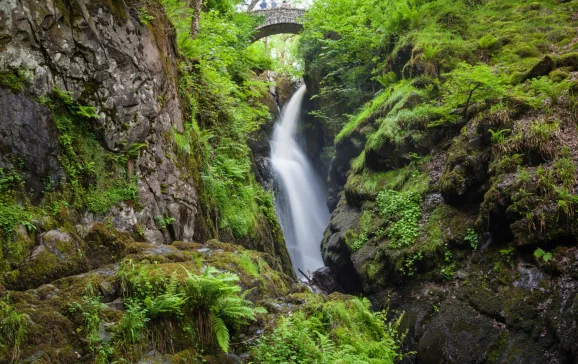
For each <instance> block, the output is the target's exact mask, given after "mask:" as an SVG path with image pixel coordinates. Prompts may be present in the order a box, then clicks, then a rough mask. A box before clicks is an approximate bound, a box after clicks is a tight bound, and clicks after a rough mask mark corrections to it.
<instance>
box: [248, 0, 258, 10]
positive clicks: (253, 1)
mask: <svg viewBox="0 0 578 364" xmlns="http://www.w3.org/2000/svg"><path fill="white" fill-rule="evenodd" d="M258 2H259V0H251V3H250V4H249V7H248V8H247V11H253V10H254V9H255V6H257V3H258Z"/></svg>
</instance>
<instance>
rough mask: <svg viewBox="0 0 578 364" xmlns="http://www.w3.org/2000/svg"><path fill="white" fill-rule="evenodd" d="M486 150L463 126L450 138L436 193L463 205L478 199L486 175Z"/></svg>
mask: <svg viewBox="0 0 578 364" xmlns="http://www.w3.org/2000/svg"><path fill="white" fill-rule="evenodd" d="M489 159H490V151H489V148H488V146H487V145H486V144H485V141H484V139H483V138H482V137H481V136H480V135H478V134H477V133H476V132H475V131H474V130H471V129H466V132H465V133H462V135H460V136H459V137H457V138H455V139H454V140H453V143H452V145H451V147H450V149H449V150H448V157H447V160H446V165H445V169H444V172H443V174H442V176H441V177H440V181H439V187H440V192H441V193H442V195H443V196H444V198H445V199H446V201H448V202H449V203H451V204H456V205H460V204H467V203H472V202H478V201H480V200H481V199H482V196H483V193H484V192H485V191H484V188H485V186H484V182H485V181H486V180H487V178H488V164H489Z"/></svg>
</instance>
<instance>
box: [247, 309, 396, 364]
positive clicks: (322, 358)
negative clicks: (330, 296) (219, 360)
mask: <svg viewBox="0 0 578 364" xmlns="http://www.w3.org/2000/svg"><path fill="white" fill-rule="evenodd" d="M386 314H387V312H372V311H371V309H370V305H369V301H367V300H366V299H359V298H336V299H334V300H328V301H327V302H325V303H322V304H320V305H314V306H312V307H306V308H305V310H303V311H298V312H296V313H294V314H293V315H291V316H288V317H287V316H282V317H280V318H279V319H278V322H277V325H276V327H275V329H274V330H273V331H272V332H270V333H267V334H265V335H264V336H263V337H262V338H261V339H260V340H259V343H258V345H257V346H256V347H255V348H254V349H253V350H252V359H253V360H254V362H256V363H271V364H275V363H279V364H280V363H303V364H304V363H320V364H321V363H327V364H329V363H352V364H353V363H380V364H381V363H383V364H388V363H394V362H397V360H399V359H401V357H402V355H401V354H400V353H399V348H400V346H399V344H400V339H401V337H400V336H399V334H398V332H397V328H398V325H399V321H400V319H401V318H400V319H398V320H397V321H396V322H394V323H389V324H388V323H386Z"/></svg>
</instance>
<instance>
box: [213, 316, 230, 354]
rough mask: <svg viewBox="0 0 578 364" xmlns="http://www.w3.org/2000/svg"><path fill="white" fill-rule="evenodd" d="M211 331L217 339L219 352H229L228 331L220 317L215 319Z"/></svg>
mask: <svg viewBox="0 0 578 364" xmlns="http://www.w3.org/2000/svg"><path fill="white" fill-rule="evenodd" d="M213 329H214V331H215V337H216V338H217V344H219V347H220V348H221V350H223V351H224V352H225V353H228V352H229V329H228V328H227V325H225V321H223V319H221V318H220V317H215V320H214V324H213Z"/></svg>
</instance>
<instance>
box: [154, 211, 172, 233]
mask: <svg viewBox="0 0 578 364" xmlns="http://www.w3.org/2000/svg"><path fill="white" fill-rule="evenodd" d="M176 221H177V219H175V218H174V217H170V216H168V215H166V214H165V215H158V216H155V223H156V225H157V227H158V228H159V229H166V228H167V227H168V226H169V225H172V224H173V223H175V222H176Z"/></svg>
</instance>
